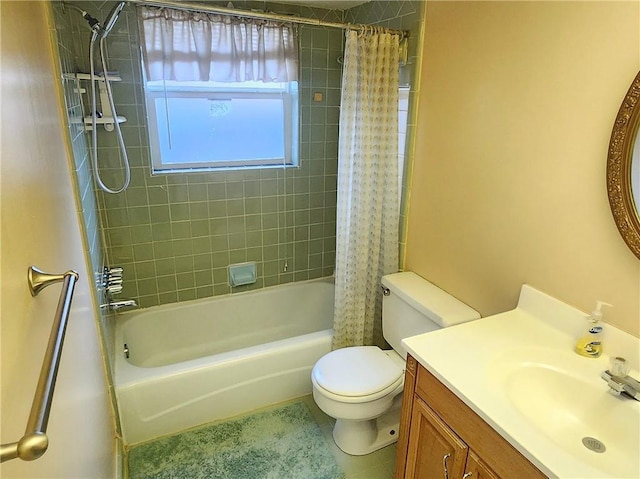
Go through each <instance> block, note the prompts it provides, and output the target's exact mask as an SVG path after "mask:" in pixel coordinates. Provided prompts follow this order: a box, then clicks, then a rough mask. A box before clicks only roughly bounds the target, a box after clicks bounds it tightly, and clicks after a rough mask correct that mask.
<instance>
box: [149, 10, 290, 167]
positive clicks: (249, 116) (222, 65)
mask: <svg viewBox="0 0 640 479" xmlns="http://www.w3.org/2000/svg"><path fill="white" fill-rule="evenodd" d="M138 8H139V15H140V22H141V36H142V47H143V48H142V50H143V63H144V75H145V97H146V103H147V114H148V121H149V123H148V126H149V141H150V146H151V157H152V167H153V171H154V173H173V172H185V171H203V170H209V171H211V170H215V169H229V168H252V167H253V168H265V167H271V166H280V167H281V166H295V165H297V164H298V125H299V121H298V47H297V32H296V30H295V29H294V26H293V25H292V24H288V23H281V22H271V21H264V20H253V19H245V18H239V17H228V16H222V15H217V14H205V13H194V12H187V11H181V10H175V9H169V8H157V7H147V6H141V7H138Z"/></svg>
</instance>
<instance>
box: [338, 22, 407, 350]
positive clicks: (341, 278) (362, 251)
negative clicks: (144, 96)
mask: <svg viewBox="0 0 640 479" xmlns="http://www.w3.org/2000/svg"><path fill="white" fill-rule="evenodd" d="M399 40H400V39H399V36H398V35H396V34H391V33H387V32H384V31H382V29H379V28H376V27H374V28H370V27H369V28H367V29H366V30H365V31H354V30H351V31H348V32H347V34H346V45H345V56H344V71H343V75H342V100H341V113H340V143H339V152H338V204H337V228H336V229H337V231H336V236H337V238H336V271H335V282H336V297H335V313H334V314H335V316H334V338H333V348H334V349H336V348H341V347H347V346H356V345H363V344H364V345H370V344H374V342H377V341H379V339H380V338H381V335H380V317H381V310H382V292H381V287H380V279H381V277H382V276H383V275H384V274H387V273H392V272H395V271H397V270H398V222H399V204H398V87H399V72H398V68H399Z"/></svg>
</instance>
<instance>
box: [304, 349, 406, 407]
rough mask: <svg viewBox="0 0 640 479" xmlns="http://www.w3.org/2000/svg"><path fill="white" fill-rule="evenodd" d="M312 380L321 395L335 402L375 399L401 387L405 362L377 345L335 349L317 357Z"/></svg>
mask: <svg viewBox="0 0 640 479" xmlns="http://www.w3.org/2000/svg"><path fill="white" fill-rule="evenodd" d="M392 354H394V355H395V353H393V352H392ZM311 379H312V382H313V383H314V385H315V386H316V387H317V388H318V389H319V390H320V391H321V392H322V394H323V395H325V396H326V397H328V398H331V399H334V400H336V401H341V402H347V403H357V402H367V401H374V400H376V399H379V398H381V397H384V396H386V395H387V394H389V393H391V392H392V391H394V390H396V389H397V388H399V387H402V384H403V381H404V364H401V363H400V358H399V357H398V361H394V359H392V358H391V357H390V356H389V355H388V354H387V353H386V352H385V351H383V350H382V349H380V348H378V347H377V346H356V347H351V348H344V349H337V350H335V351H332V352H330V353H328V354H325V355H324V356H323V357H322V358H320V359H319V360H318V362H317V363H316V365H315V366H314V368H313V371H312V373H311Z"/></svg>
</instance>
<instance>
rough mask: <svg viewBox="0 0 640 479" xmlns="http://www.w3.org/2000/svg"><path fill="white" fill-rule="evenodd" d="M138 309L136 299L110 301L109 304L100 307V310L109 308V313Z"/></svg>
mask: <svg viewBox="0 0 640 479" xmlns="http://www.w3.org/2000/svg"><path fill="white" fill-rule="evenodd" d="M137 307H138V303H136V301H135V299H123V300H120V301H109V302H108V303H107V304H102V305H100V308H102V309H104V308H107V309H108V310H109V311H116V312H117V311H120V310H121V309H134V308H137Z"/></svg>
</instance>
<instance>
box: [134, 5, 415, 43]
mask: <svg viewBox="0 0 640 479" xmlns="http://www.w3.org/2000/svg"><path fill="white" fill-rule="evenodd" d="M127 1H128V3H133V4H136V5H149V6H152V7H169V8H176V9H178V10H187V11H194V12H203V13H218V14H220V15H235V16H243V17H249V18H258V19H263V20H276V21H281V22H291V23H302V24H305V25H315V26H318V27H330V28H341V29H342V30H360V29H365V28H371V27H372V26H371V25H364V24H359V23H336V22H325V21H322V20H316V19H313V18H306V17H296V16H293V15H282V14H278V13H269V12H256V11H251V10H240V9H236V8H230V7H218V6H215V5H204V4H199V3H184V2H172V1H170V0H157V1H156V0H127ZM382 28H383V30H384V31H386V32H389V33H395V34H398V35H400V39H401V40H402V39H404V38H407V36H408V35H407V32H406V31H404V30H395V29H392V28H384V27H382Z"/></svg>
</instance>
